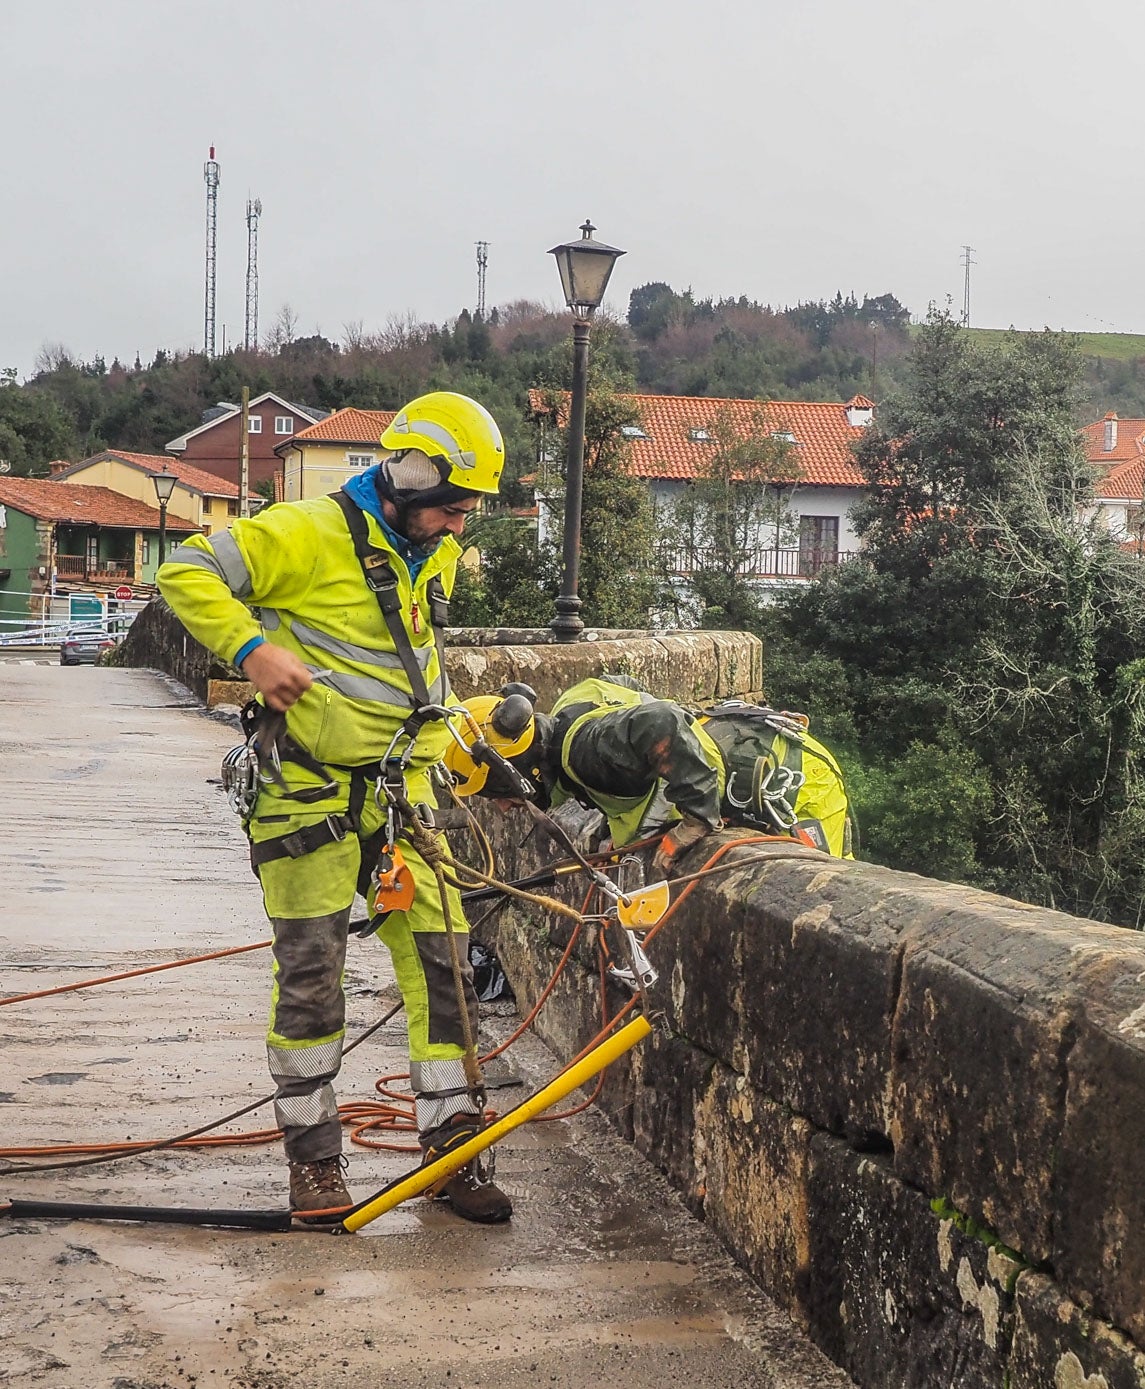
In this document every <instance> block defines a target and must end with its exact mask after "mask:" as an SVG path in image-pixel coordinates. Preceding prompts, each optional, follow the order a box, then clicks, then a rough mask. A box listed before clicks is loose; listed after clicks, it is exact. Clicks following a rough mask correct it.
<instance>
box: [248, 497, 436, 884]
mask: <svg viewBox="0 0 1145 1389" xmlns="http://www.w3.org/2000/svg"><path fill="white" fill-rule="evenodd" d="M330 496H331V499H332V500H333V501H335V502H337V504H338V506H339V508H340V509H341V512H342V515H343V516H344V517H345V520H346V526H347V529H348V530H349V532H350V539H351V540H352V542H353V545H354V553H355V555H357V557H358V563H359V564H360V565H361V566H362V577H363V578H364V579H365V581H366V586H367V588H369V590H370V592H371V593H372V594H373V595H374V597H375V598H376V599H377V603H378V608H379V610H380V612H381V614H382V621H383V622H384V623H385V624H386V630H387V632H388V633H389V636H390V641H391V642H392V644H393V648H394V651H395V653H396V655H397V657H398V660H399V661H401V664H402V670H403V671H404V672H405V676H406V679H407V680H408V681H409V686H410V693H411V695H412V697H413V701H414V706H415V707H414V711H413V713H412V714H411V715H410V716H409V718H407V719H406V721H405V723H404V724H403V725H402V732H403V733H404V734H406V735H407V738H408V740H409V741H408V745H407V754H408V752H409V751H410V750H412V744H413V740H414V739H416V737H417V734H418V732H419V731H420V730H421V728H422V727H423V726H424V724H426V723H427V722H429V721H430V720H431V719H435V718H441V717H443V712H438V711H440V710H441V705H440V704H435V703H434V701H433V699H432V698H431V696H430V692H429V686H428V685H427V684H426V679H425V675H424V673H423V671H422V668H421V666H420V665H419V664H418V659H417V656H416V654H415V653H414V648H413V643H412V642H411V641H410V638H409V633H408V631H407V630H406V626H405V623H404V621H403V620H402V600H401V591H400V589H399V586H398V576H397V574H396V573H395V571H394V567H393V564H392V563H391V561H390V557H389V555H388V554H387V553H386V552H385V551H384V550H381V549H379V548H378V547H377V546H375V545H372V544H371V543H370V533H369V528H368V526H367V523H366V518H365V516H364V515H363V513H362V509H361V508H360V507H359V506H358V504H357V503H356V502H355V501H353V500H352V498H351V497H350V496H349V495H348V494H347V493H346V492H345V491H344V490H343V491H338V492H332V493H331V494H330ZM426 598H427V600H428V602H429V620H430V625H431V628H432V631H433V640H434V646H435V647H436V649H437V659H438V669H439V670H440V671H441V672H442V678H443V679H444V674H445V628H446V627H447V626H448V624H449V599H448V598H447V597H446V594H445V587H444V585H443V584H442V581H441V576H440V575H436V574H435V575H434V576H433V578H431V579H430V580H429V582H428V583H427V584H426ZM243 715H244V725H243V731H244V733H246V734H247V745H246V755H245V756H244V751H243V750H242V749H239V748H235V749H233V750H232V752H230V753H228V754H227V758H225V759H224V762H223V782H224V787H225V789H226V790H227V793H228V796H229V797H230V799H231V804H232V806H233V807H234V808H235V809H237V810H240V813H242V810H243V809H245V812H246V815H248V816H249V814H250V811H251V810H252V809H253V806H254V797H255V796H256V795H257V792H258V786H259V784H260V782H265V781H267V780H270V781H273V782H274V783H275V785H276V786H278V787H279V789H280V796H281V797H282V798H283V799H287V800H296V801H301V802H304V803H313V802H315V801H320V800H324V799H325V798H326V797H327V796H330V795H332V794H333V793H334V791H335V790H336V789H337V787H336V784H335V783H334V782H333V781H332V780H331V778H330V771H331V770H337V771H340V772H346V773H348V774H349V776H350V802H349V806H348V808H347V812H346V813H345V814H341V815H327V816H325V818H324V819H322V820H319V821H317V822H316V823H315V824H313V825H306V826H304V827H303V828H301V829H298V830H294V831H293V832H292V833H290V834H285V835H279V836H278V837H277V838H274V839H265V840H263V841H261V842H260V843H257V844H256V843H254V842H253V841H252V843H251V866H252V867H253V868H255V869H256V870H257V869H258V868H259V867H260V866H261V865H262V864H264V863H270V862H272V861H273V860H275V859H280V858H301V857H302V856H303V855H304V854H311V853H313V852H314V851H315V850H316V849H321V848H323V847H324V846H325V845H326V844H333V843H336V842H338V841H339V840H342V839H345V837H346V835H347V834H350V833H356V832H357V830H358V828H359V825H360V821H361V813H362V807H363V805H364V803H365V798H366V791H367V788H368V786H369V784H370V783H371V782H372V783H374V784H375V785H376V786H377V787H378V788H379V790H380V791H381V792H382V793H383V794H385V796H386V799H387V803H388V805H389V807H390V814H389V816H388V823H387V827H386V829H385V830H383V831H382V832H381V834H380V835H377V836H373V838H374V839H376V840H377V841H378V842H377V845H376V850H377V852H378V854H379V856H380V857H379V867H380V875H381V878H382V879H385V878H386V877H387V876H388V875H390V874H397V873H398V872H399V871H400V865H398V864H396V863H395V859H400V850H398V848H397V844H396V843H395V842H394V841H395V839H396V836H397V831H398V829H399V828H400V826H399V825H398V824H397V823H396V820H397V819H398V818H400V817H399V816H397V815H396V814H395V811H400V809H401V801H402V800H403V799H404V782H405V763H404V762H403V761H402V760H401V759H399V758H396V757H393V756H388V757H387V758H386V759H384V760H381V761H374V762H364V763H359V764H357V765H354V766H345V765H342V764H340V763H329V764H326V765H323V764H322V763H320V762H318V761H316V759H315V758H314V757H312V756H311V754H310V753H309V752H307V751H306V749H305V748H303V747H301V746H300V745H299V744H298V743H296V742H295V741H294V739H293V738H291V737H290V736H289V735H288V734H287V732H286V720H285V716H284V715H282V714H277V713H276V711H274V710H271V709H267V708H266V707H265V706H264V705H262V704H259V703H258V701H257V700H252V701H251V703H250V704H248V705H247V706H246V708H245V709H244V710H243ZM248 725H249V726H248ZM395 741H396V740H395ZM390 752H391V753H392V752H393V745H391V749H390ZM228 759H230V762H231V768H230V773H229V778H228ZM284 761H285V762H294V763H296V764H298V765H299V766H302V767H305V768H306V770H307V771H310V772H314V773H315V774H317V775H319V776H321V777H322V778H323V783H324V784H323V785H321V786H311V787H305V788H303V789H302V790H300V791H288V790H287V789H286V785H285V781H284V779H283V777H282V772H281V764H282V762H284ZM390 764H392V765H390ZM228 779H229V780H230V783H231V784H230V785H228ZM237 783H243V785H237ZM236 800H238V801H239V802H240V804H236ZM437 827H438V828H444V826H441V825H439V826H437ZM368 848H369V850H370V852H369V854H367V853H366V852H363V856H362V858H363V863H364V864H365V863H367V862H369V860H370V859H372V858H373V853H374V849H375V845H374V844H373V842H372V841H371V843H370V844H369V846H368ZM387 858H388V859H389V863H388V864H387V863H386V862H385V860H386V859H387ZM373 876H374V877H375V878H378V877H379V870H378V869H375V870H373ZM374 886H375V888H377V886H378V883H377V882H375V883H374ZM409 887H410V880H409V875H408V872H407V874H406V882H405V883H404V884H403V891H402V894H401V897H400V898H399V900H395V901H393V902H392V903H391V904H390V907H389V909H390V910H393V909H394V908H396V907H400V906H401V901H402V899H404V897H405V896H406V895H407V894H408V891H409ZM406 905H408V903H406Z"/></svg>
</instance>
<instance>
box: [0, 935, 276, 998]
mask: <svg viewBox="0 0 1145 1389" xmlns="http://www.w3.org/2000/svg"><path fill="white" fill-rule="evenodd" d="M269 944H270V941H269V940H260V941H256V942H255V943H254V945H232V946H231V947H230V948H229V949H228V950H212V951H211V953H210V954H209V955H188V956H187V958H186V959H184V960H168V961H167V963H166V964H164V965H145V966H143V968H142V969H128V970H124V972H123V973H122V974H105V975H102V976H101V977H100V978H99V979H84V980H82V981H81V982H80V983H78V984H58V985H57V986H56V987H55V988H54V989H37V990H36V992H35V993H30V994H8V995H7V997H5V998H0V1008H3V1007H4V1006H5V1005H6V1004H9V1003H27V1002H28V1001H29V1000H30V999H33V998H51V997H52V995H53V994H70V993H75V992H76V991H77V990H78V989H94V988H95V986H96V985H97V984H116V983H118V982H119V980H121V979H137V978H138V977H139V976H140V975H141V974H159V973H160V972H161V971H162V970H165V969H179V968H180V967H181V966H183V965H201V964H203V962H204V961H206V960H223V959H226V957H227V956H228V955H245V954H246V953H247V951H248V950H265V949H266V948H267V946H268V945H269Z"/></svg>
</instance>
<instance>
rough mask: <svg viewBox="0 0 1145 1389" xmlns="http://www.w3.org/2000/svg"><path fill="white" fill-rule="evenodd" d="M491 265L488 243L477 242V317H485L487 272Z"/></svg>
mask: <svg viewBox="0 0 1145 1389" xmlns="http://www.w3.org/2000/svg"><path fill="white" fill-rule="evenodd" d="M488 265H489V243H488V241H478V242H477V317H478V318H484V317H485V270H486V268H487V267H488Z"/></svg>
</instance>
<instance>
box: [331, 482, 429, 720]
mask: <svg viewBox="0 0 1145 1389" xmlns="http://www.w3.org/2000/svg"><path fill="white" fill-rule="evenodd" d="M330 495H331V497H333V499H334V500H335V501H336V502H337V503H338V505H339V507H341V509H342V515H343V516H345V518H346V525H347V527H348V528H349V531H350V538H351V540H353V542H354V553H355V554H356V555H357V556H358V562H359V563H360V564H361V566H362V574H363V577H364V578H365V580H366V587H367V588H369V590H370V591H371V593H373V595H374V597H375V598H376V599H377V600H378V607H379V608H380V609H381V613H382V620H383V621H384V622H385V624H386V629H387V631H388V632H389V634H390V640H391V641H392V642H393V644H394V651H395V652H396V653H397V656H398V659H399V660H400V661H401V663H402V669H403V670H404V671H405V674H406V679H407V680H408V681H409V684H410V693H411V694H412V695H413V698H414V703H415V704H417V705H427V704H432V703H433V702H434V701H433V700H432V699H431V698H430V694H429V686H428V685H427V684H426V682H425V676H424V674H423V673H422V669H421V666H419V665H418V663H417V657H416V656H415V655H414V650H413V643H412V642H411V641H410V639H409V632H408V631H407V630H406V625H405V623H404V621H403V620H402V600H401V594H400V592H399V591H398V576H397V575H396V574H395V573H394V567H393V565H392V564H391V563H390V557H389V555H387V554H386V552H385V551H384V550H379V549H378V548H377V547H376V546H374V545H371V544H370V533H369V529H368V527H367V525H366V518H365V516H364V515H363V513H362V509H361V507H359V506H358V505H357V503H356V502H354V501H352V500H351V498H350V497H349V496H348V495H347V494H346V492H345V491H339V492H331V493H330ZM425 594H426V597H427V598H428V600H429V620H430V626H431V627H432V628H433V642H434V646H436V648H437V662H438V669H439V670H440V672H441V678H442V681H443V682H444V680H445V628H446V625H447V624H448V621H449V600H448V599H447V598H446V596H445V588H444V586H443V584H442V582H441V577H440V575H437V574H435V575H434V576H433V578H432V579H430V580H429V582H428V583H427V584H426V586H425Z"/></svg>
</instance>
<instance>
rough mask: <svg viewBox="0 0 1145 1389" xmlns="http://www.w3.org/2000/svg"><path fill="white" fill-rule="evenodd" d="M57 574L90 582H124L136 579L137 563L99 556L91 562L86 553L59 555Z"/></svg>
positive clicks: (65, 577)
mask: <svg viewBox="0 0 1145 1389" xmlns="http://www.w3.org/2000/svg"><path fill="white" fill-rule="evenodd" d="M56 576H57V577H58V578H60V579H84V580H85V581H86V582H88V583H97V584H98V583H104V584H123V583H132V582H134V580H135V564H134V561H132V560H129V559H103V558H99V559H96V560H94V561H91V562H90V563H89V561H88V558H87V556H86V555H57V556H56Z"/></svg>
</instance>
